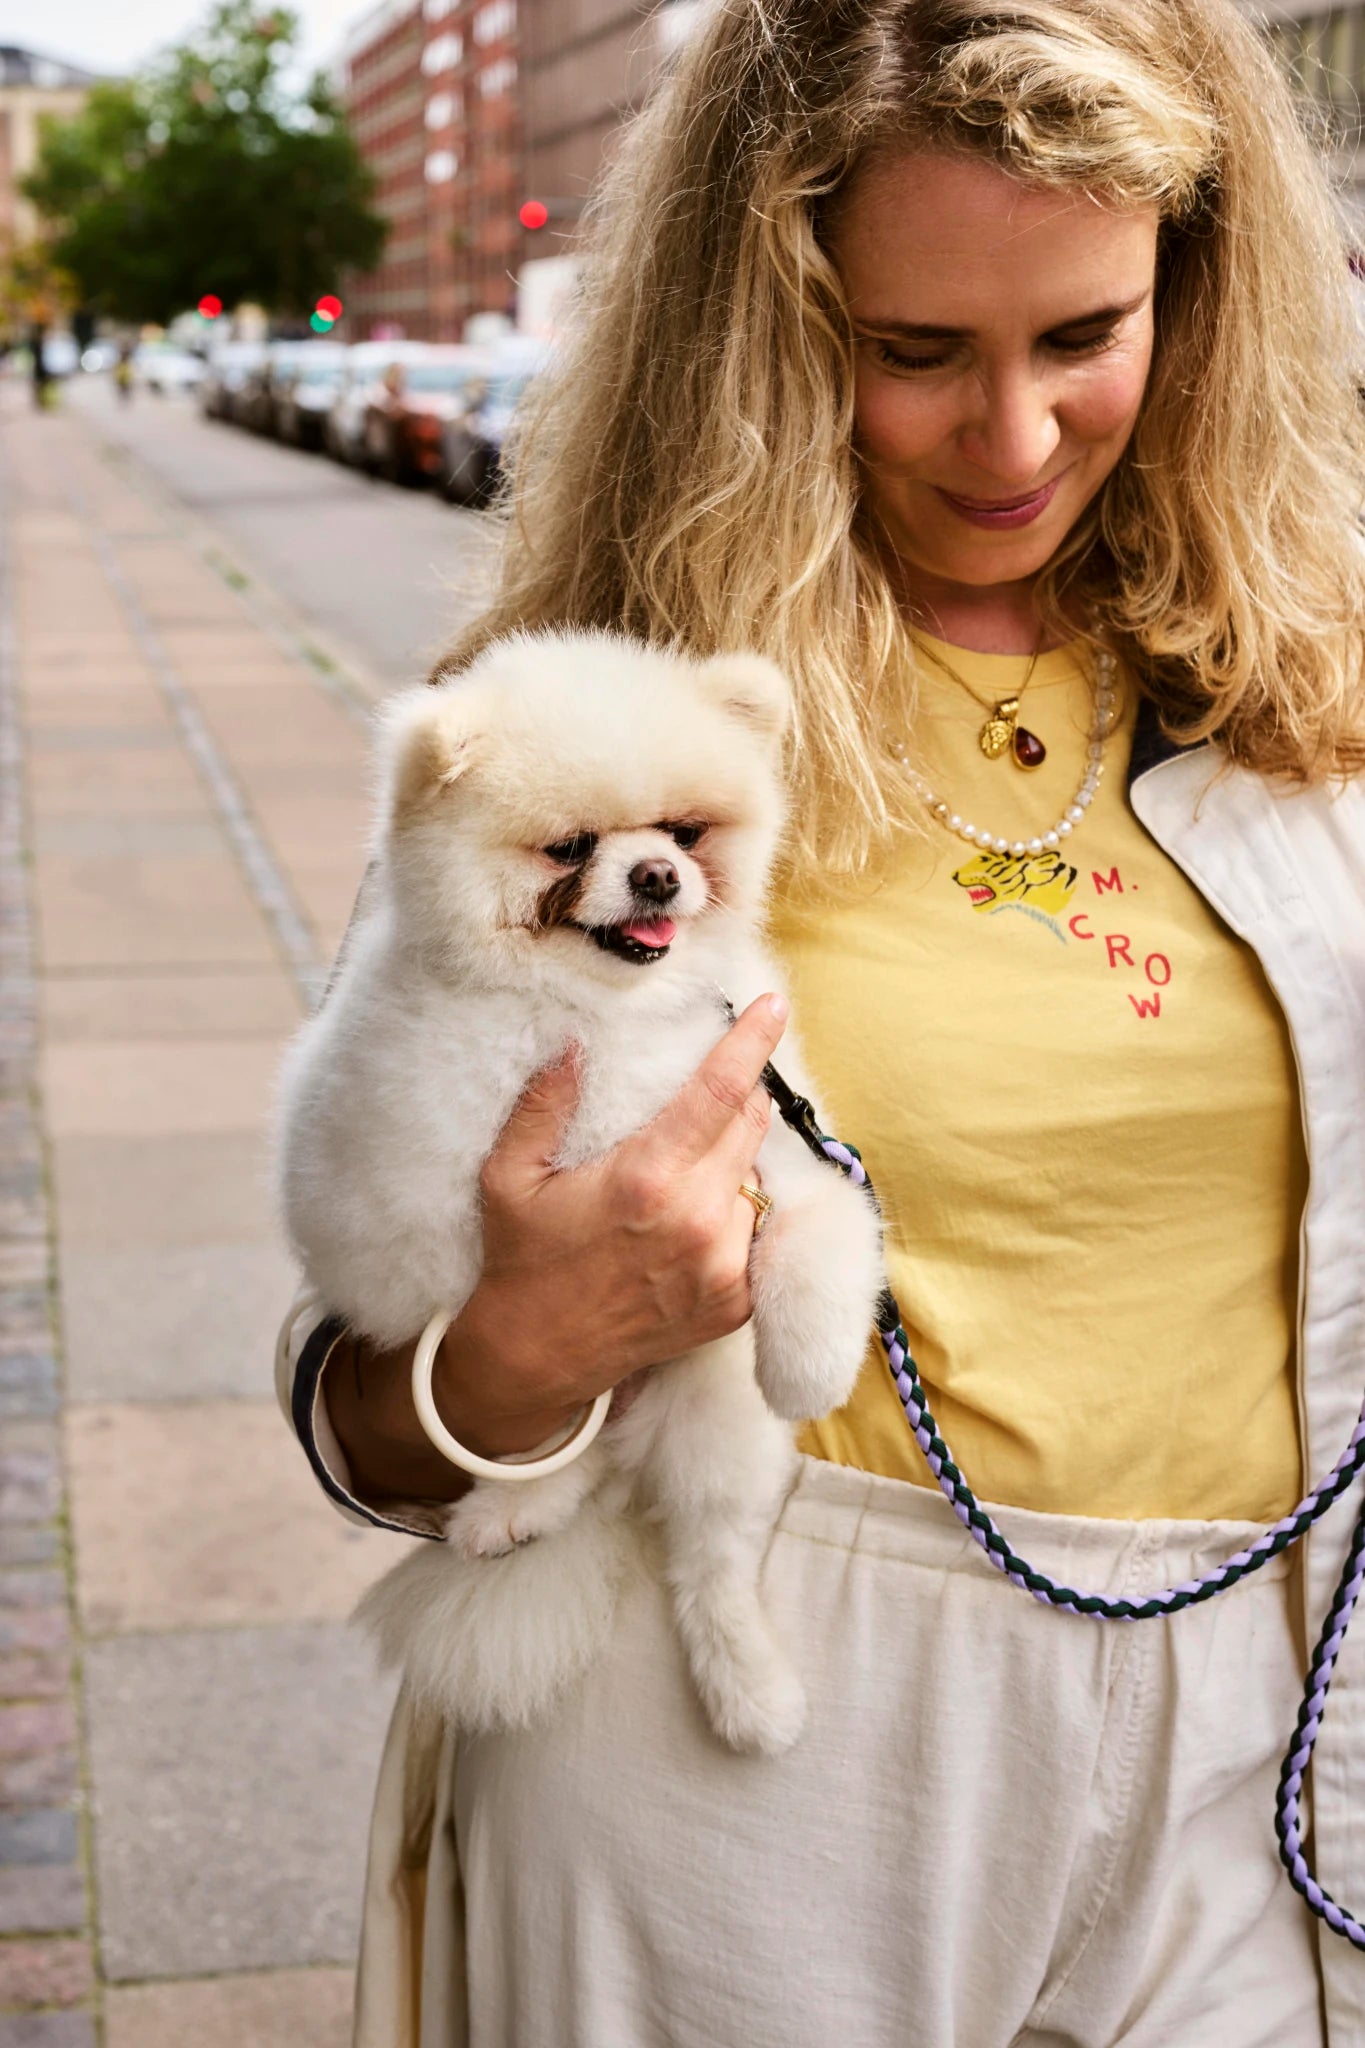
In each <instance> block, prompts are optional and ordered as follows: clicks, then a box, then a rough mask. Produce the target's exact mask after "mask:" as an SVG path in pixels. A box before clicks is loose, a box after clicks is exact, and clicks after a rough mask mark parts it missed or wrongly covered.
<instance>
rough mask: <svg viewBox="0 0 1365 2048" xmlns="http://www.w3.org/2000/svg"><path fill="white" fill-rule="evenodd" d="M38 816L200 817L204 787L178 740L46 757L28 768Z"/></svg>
mask: <svg viewBox="0 0 1365 2048" xmlns="http://www.w3.org/2000/svg"><path fill="white" fill-rule="evenodd" d="M26 780H27V788H28V796H29V801H30V803H31V804H32V806H33V813H34V816H35V817H37V818H38V819H40V820H47V819H50V818H138V817H158V818H172V817H182V818H202V817H205V816H207V815H208V799H207V796H206V795H205V791H204V787H203V784H202V783H201V782H200V780H199V777H198V776H197V774H196V773H195V771H194V769H193V768H192V767H191V765H190V762H189V759H188V757H187V756H186V755H185V754H184V753H183V752H182V751H181V750H180V748H179V747H178V745H176V744H175V742H173V741H170V740H168V741H167V744H166V745H165V746H164V747H161V748H151V747H120V748H115V749H110V750H109V751H108V752H106V753H104V754H99V755H95V754H77V755H74V756H73V755H70V754H48V755H46V756H45V757H43V758H41V759H39V760H36V761H31V762H30V763H29V764H28V774H27V778H26Z"/></svg>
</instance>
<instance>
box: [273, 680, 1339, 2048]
mask: <svg viewBox="0 0 1365 2048" xmlns="http://www.w3.org/2000/svg"><path fill="white" fill-rule="evenodd" d="M1142 712H1143V715H1142V716H1141V717H1140V719H1139V725H1138V732H1137V734H1136V737H1135V742H1134V747H1133V756H1132V761H1131V764H1130V769H1129V799H1130V801H1131V803H1132V806H1133V809H1134V811H1135V813H1136V815H1137V817H1138V818H1139V819H1140V821H1141V822H1142V824H1143V825H1144V826H1145V827H1146V829H1147V831H1148V832H1149V833H1150V834H1151V836H1152V838H1153V839H1154V840H1155V841H1156V843H1157V844H1158V845H1159V846H1160V847H1161V848H1162V849H1163V850H1164V851H1165V852H1166V853H1167V854H1168V855H1169V856H1170V858H1171V859H1172V860H1173V861H1175V862H1176V864H1177V865H1178V866H1179V867H1180V868H1182V869H1183V870H1184V872H1185V874H1186V875H1187V876H1188V877H1189V879H1190V881H1191V882H1192V883H1193V884H1194V886H1195V887H1196V888H1197V889H1198V890H1199V891H1200V893H1201V894H1202V895H1203V896H1204V897H1205V898H1206V899H1207V901H1208V902H1209V903H1211V904H1212V906H1213V908H1214V909H1215V910H1216V911H1217V912H1218V913H1219V915H1220V916H1221V917H1222V918H1223V920H1224V921H1225V923H1226V924H1227V925H1228V926H1229V927H1230V928H1231V929H1232V930H1233V931H1234V932H1235V933H1236V934H1237V935H1238V937H1239V938H1242V939H1244V940H1245V941H1246V943H1247V944H1248V945H1249V946H1250V947H1251V948H1252V950H1253V951H1254V952H1255V953H1256V954H1257V956H1258V957H1259V959H1260V961H1261V964H1262V966H1263V968H1264V969H1265V973H1266V977H1267V979H1268V981H1269V983H1270V986H1271V988H1272V989H1273V990H1274V992H1275V995H1276V996H1277V998H1278V999H1279V1002H1280V1004H1281V1005H1282V1007H1283V1009H1284V1012H1285V1016H1286V1018H1287V1020H1288V1024H1289V1029H1290V1034H1291V1037H1292V1040H1293V1044H1294V1051H1295V1057H1296V1059H1297V1062H1298V1073H1299V1085H1300V1100H1301V1104H1302V1113H1303V1124H1304V1135H1305V1140H1306V1143H1307V1150H1308V1162H1309V1192H1308V1201H1307V1205H1306V1208H1305V1211H1304V1216H1303V1223H1302V1229H1301V1255H1300V1261H1299V1341H1298V1390H1299V1423H1300V1431H1301V1437H1302V1442H1303V1448H1304V1460H1305V1464H1306V1466H1307V1467H1308V1471H1309V1476H1310V1477H1311V1478H1312V1479H1313V1480H1317V1479H1319V1478H1321V1477H1322V1475H1323V1474H1324V1473H1326V1472H1327V1470H1328V1469H1329V1468H1330V1466H1331V1465H1332V1464H1333V1463H1334V1462H1335V1460H1336V1459H1337V1457H1338V1456H1339V1454H1340V1452H1341V1451H1342V1449H1343V1448H1344V1446H1345V1445H1346V1443H1347V1442H1348V1440H1349V1438H1350V1435H1351V1432H1352V1429H1353V1428H1354V1426H1355V1422H1356V1419H1357V1416H1358V1415H1359V1413H1360V1410H1361V1406H1362V1400H1363V1399H1365V784H1362V783H1360V782H1357V783H1354V784H1352V785H1350V786H1349V787H1348V788H1347V789H1346V790H1344V791H1342V792H1338V793H1327V792H1324V791H1321V790H1312V791H1292V790H1284V789H1280V788H1278V787H1276V786H1274V785H1272V784H1271V783H1269V782H1267V781H1266V780H1265V779H1264V778H1262V777H1260V776H1257V775H1254V774H1252V773H1250V772H1249V771H1247V770H1244V769H1238V768H1233V767H1230V766H1229V765H1228V763H1227V761H1226V759H1225V757H1224V756H1223V754H1222V753H1221V751H1220V750H1218V749H1216V748H1214V747H1208V746H1205V747H1199V748H1194V749H1191V750H1188V751H1184V752H1181V751H1179V750H1176V749H1173V748H1172V747H1171V746H1170V745H1169V743H1168V742H1166V741H1165V740H1164V739H1163V738H1162V736H1161V734H1160V732H1159V729H1158V727H1157V725H1156V720H1155V717H1154V716H1153V715H1152V712H1151V707H1150V706H1149V705H1147V704H1146V703H1144V705H1143V707H1142ZM846 1135H848V1136H849V1137H851V1138H852V1139H854V1140H855V1141H856V1138H857V1133H856V1132H850V1133H847V1134H846ZM337 1333H338V1330H337V1326H336V1325H335V1324H334V1323H329V1322H328V1321H327V1320H326V1319H325V1318H324V1316H323V1315H322V1313H321V1312H320V1311H319V1310H317V1309H312V1308H309V1307H307V1306H306V1305H304V1304H296V1305H295V1307H294V1308H293V1309H291V1311H290V1314H289V1316H288V1317H287V1318H286V1322H285V1327H284V1329H283V1330H282V1332H281V1342H280V1346H279V1350H278V1354H277V1385H278V1391H279V1395H280V1401H281V1405H282V1406H283V1408H284V1412H285V1415H286V1417H287V1419H288V1420H289V1421H290V1423H291V1425H292V1426H293V1428H294V1429H295V1431H296V1432H297V1434H298V1436H299V1438H300V1441H301V1443H302V1444H303V1446H304V1449H305V1451H306V1452H307V1454H308V1456H309V1459H310V1462H311V1463H312V1465H313V1469H314V1472H315V1473H316V1475H317V1477H318V1479H319V1481H320V1483H321V1484H322V1486H323V1487H324V1489H325V1490H326V1492H327V1493H328V1494H329V1495H330V1497H331V1498H332V1500H333V1501H334V1503H335V1504H336V1505H337V1507H338V1508H339V1509H340V1510H341V1511H342V1512H343V1513H345V1514H347V1515H348V1516H350V1517H351V1518H352V1519H356V1520H360V1521H363V1522H366V1523H370V1524H373V1525H377V1526H379V1527H384V1528H390V1529H394V1530H397V1531H402V1532H405V1533H408V1534H414V1535H423V1536H435V1535H439V1534H440V1518H439V1514H437V1513H436V1512H434V1511H433V1509H432V1508H431V1507H430V1506H429V1505H427V1504H423V1503H421V1502H413V1503H411V1504H403V1505H392V1504H386V1512H384V1513H379V1512H377V1511H376V1510H375V1509H373V1508H371V1507H367V1506H366V1505H365V1504H364V1503H363V1502H362V1501H360V1500H359V1499H357V1497H356V1495H355V1494H354V1492H353V1491H352V1489H351V1483H350V1478H349V1475H348V1473H347V1470H346V1463H345V1459H344V1456H343V1454H342V1452H341V1450H340V1447H339V1445H338V1444H337V1442H336V1439H335V1437H334V1436H333V1434H332V1432H331V1429H330V1427H329V1425H328V1422H327V1415H326V1406H325V1402H324V1401H323V1399H322V1393H321V1382H322V1370H323V1367H324V1365H325V1364H326V1359H327V1355H328V1353H329V1351H330V1349H331V1347H332V1344H333V1343H334V1342H335V1337H336V1335H337ZM1359 1507H1360V1490H1359V1488H1353V1489H1352V1491H1351V1493H1350V1494H1349V1495H1348V1497H1347V1499H1345V1500H1343V1501H1341V1502H1339V1503H1338V1504H1337V1506H1336V1507H1335V1508H1334V1509H1333V1510H1332V1511H1331V1512H1330V1513H1329V1514H1328V1515H1327V1516H1326V1517H1325V1519H1324V1520H1323V1521H1322V1522H1320V1523H1319V1524H1318V1525H1317V1527H1316V1528H1315V1529H1313V1530H1312V1532H1311V1533H1310V1534H1309V1536H1308V1537H1307V1538H1306V1539H1305V1540H1304V1542H1303V1543H1302V1545H1301V1546H1300V1553H1299V1554H1300V1567H1299V1568H1300V1571H1301V1573H1302V1577H1303V1594H1304V1607H1305V1612H1306V1617H1307V1632H1308V1636H1309V1640H1310V1642H1312V1641H1316V1638H1317V1635H1318V1631H1319V1629H1320V1627H1321V1624H1322V1620H1323V1617H1324V1616H1325V1614H1326V1612H1327V1610H1328V1607H1329V1605H1330V1602H1331V1599H1332V1595H1333V1593H1334V1591H1335V1589H1336V1585H1337V1580H1338V1578H1339V1576H1340V1572H1341V1567H1342V1564H1343V1562H1344V1559H1345V1555H1346V1549H1347V1545H1348V1543H1349V1540H1350V1536H1351V1531H1352V1525H1353V1522H1354V1518H1355V1514H1356V1513H1357V1512H1358V1511H1359ZM1224 1597H1231V1598H1233V1599H1235V1598H1236V1597H1237V1596H1236V1593H1235V1592H1233V1593H1232V1594H1230V1595H1228V1596H1224ZM1290 1733H1291V1730H1290V1728H1288V1727H1286V1729H1285V1741H1286V1745H1287V1743H1288V1739H1289V1736H1290ZM1313 1814H1314V1834H1313V1850H1314V1857H1315V1862H1316V1868H1317V1875H1318V1878H1319V1881H1320V1882H1321V1883H1322V1884H1323V1885H1324V1886H1325V1887H1326V1888H1327V1890H1328V1891H1329V1892H1331V1893H1332V1894H1333V1895H1334V1897H1336V1898H1337V1899H1338V1900H1339V1901H1340V1902H1341V1903H1342V1904H1343V1905H1344V1906H1345V1907H1346V1908H1347V1910H1348V1911H1352V1912H1354V1913H1355V1915H1356V1916H1357V1917H1358V1918H1361V1919H1365V1616H1362V1617H1360V1618H1358V1620H1357V1622H1356V1627H1355V1631H1354V1633H1353V1635H1352V1636H1351V1637H1349V1638H1348V1640H1347V1644H1346V1648H1345V1650H1344V1652H1343V1654H1342V1656H1341V1659H1340V1661H1339V1663H1338V1665H1337V1669H1336V1674H1335V1676H1334V1678H1333V1681H1332V1691H1331V1697H1330V1701H1329V1705H1328V1709H1327V1717H1326V1722H1325V1725H1324V1728H1323V1731H1322V1734H1321V1737H1320V1739H1319V1742H1318V1747H1317V1753H1316V1756H1315V1758H1314V1764H1313ZM1304 1911H1307V1908H1306V1907H1305V1908H1304ZM1318 1926H1319V1940H1320V1950H1321V1957H1322V1966H1323V1978H1324V1983H1325V1990H1326V2006H1327V2020H1328V2032H1329V2040H1330V2042H1331V2048H1365V1954H1362V1953H1360V1952H1359V1951H1357V1950H1355V1949H1353V1948H1352V1947H1351V1946H1350V1944H1349V1943H1347V1942H1346V1941H1344V1940H1343V1939H1342V1938H1341V1937H1340V1936H1338V1935H1335V1934H1333V1933H1331V1932H1330V1930H1328V1929H1327V1928H1326V1927H1325V1926H1323V1925H1322V1923H1321V1922H1319V1923H1318Z"/></svg>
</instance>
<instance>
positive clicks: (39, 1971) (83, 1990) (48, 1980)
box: [0, 1941, 94, 2008]
mask: <svg viewBox="0 0 1365 2048" xmlns="http://www.w3.org/2000/svg"><path fill="white" fill-rule="evenodd" d="M93 1988H94V1972H93V1971H92V1969H91V1966H90V1950H89V1949H88V1948H87V1946H86V1944H85V1943H84V1942H83V1941H0V2006H3V2007H8V2008H14V2007H22V2006H39V2005H79V2004H80V2002H81V2000H82V1999H83V1998H88V1997H89V1996H90V1993H91V1991H92V1989H93Z"/></svg>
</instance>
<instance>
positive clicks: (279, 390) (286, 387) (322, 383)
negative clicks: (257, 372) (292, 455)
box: [275, 341, 347, 448]
mask: <svg viewBox="0 0 1365 2048" xmlns="http://www.w3.org/2000/svg"><path fill="white" fill-rule="evenodd" d="M346 356H347V350H346V348H345V346H344V344H343V343H341V342H339V341H315V342H312V343H311V344H310V345H309V347H308V348H307V350H306V351H305V352H304V354H302V355H301V356H297V357H295V359H294V360H293V361H292V362H291V363H289V364H288V365H286V366H285V368H284V369H283V370H282V371H281V372H280V375H279V377H278V379H277V382H276V387H275V431H276V433H277V434H278V435H279V437H280V439H281V440H282V441H287V442H288V443H289V445H290V446H291V447H293V448H321V446H322V435H323V428H324V426H325V425H326V422H327V414H328V412H329V411H330V409H331V406H332V403H333V401H334V400H335V398H336V395H337V392H338V390H339V389H340V387H341V380H342V377H343V375H344V374H345V370H346Z"/></svg>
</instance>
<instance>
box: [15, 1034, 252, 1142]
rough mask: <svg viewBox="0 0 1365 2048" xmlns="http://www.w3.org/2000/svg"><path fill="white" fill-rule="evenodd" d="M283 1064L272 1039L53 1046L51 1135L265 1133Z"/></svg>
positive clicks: (48, 1058) (47, 1075) (49, 1058)
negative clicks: (260, 1131) (280, 1063)
mask: <svg viewBox="0 0 1365 2048" xmlns="http://www.w3.org/2000/svg"><path fill="white" fill-rule="evenodd" d="M279 1061H280V1047H279V1045H278V1044H277V1043H276V1042H275V1041H274V1040H273V1039H269V1038H224V1039H198V1040H194V1039H190V1040H187V1039H181V1038H173V1039H149V1040H144V1041H141V1042H137V1043H134V1042H130V1041H127V1040H122V1041H114V1042H112V1043H99V1042H97V1041H90V1040H87V1041H86V1042H85V1043H84V1044H79V1043H77V1044H69V1045H60V1046H49V1047H48V1048H47V1049H46V1051H45V1053H44V1055H43V1059H42V1070H41V1083H42V1093H43V1101H44V1105H45V1108H46V1112H47V1120H48V1127H49V1129H50V1130H51V1132H52V1133H53V1134H54V1135H55V1136H57V1137H68V1136H71V1135H74V1134H78V1135H80V1136H82V1137H131V1138H143V1137H156V1136H160V1135H163V1134H175V1135H178V1136H191V1135H197V1134H199V1133H210V1132H215V1131H244V1130H245V1131H255V1130H262V1129H264V1128H265V1125H266V1123H267V1121H268V1118H269V1115H270V1106H271V1100H272V1096H273V1091H274V1086H275V1076H276V1074H277V1072H278V1069H279Z"/></svg>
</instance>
